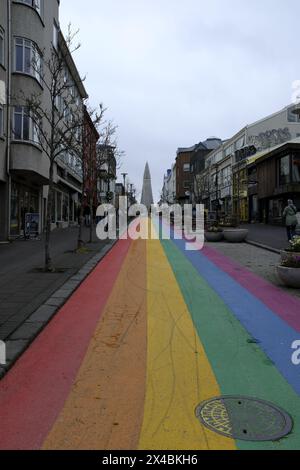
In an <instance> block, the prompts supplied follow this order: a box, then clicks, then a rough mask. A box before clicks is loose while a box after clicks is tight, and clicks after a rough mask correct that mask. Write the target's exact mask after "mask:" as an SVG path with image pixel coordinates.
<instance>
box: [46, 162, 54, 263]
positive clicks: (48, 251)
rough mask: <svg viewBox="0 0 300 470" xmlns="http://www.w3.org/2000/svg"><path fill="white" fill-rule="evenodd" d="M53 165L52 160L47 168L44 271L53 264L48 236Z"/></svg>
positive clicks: (49, 232)
mask: <svg viewBox="0 0 300 470" xmlns="http://www.w3.org/2000/svg"><path fill="white" fill-rule="evenodd" d="M53 166H54V162H53V161H51V162H50V170H49V194H48V201H47V218H46V233H45V271H46V272H49V271H50V272H51V271H53V265H52V260H51V254H50V237H51V218H52V205H53Z"/></svg>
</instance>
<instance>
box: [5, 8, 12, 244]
mask: <svg viewBox="0 0 300 470" xmlns="http://www.w3.org/2000/svg"><path fill="white" fill-rule="evenodd" d="M7 38H8V40H7V88H6V106H7V107H6V110H7V111H6V134H7V137H6V138H7V145H6V172H7V223H8V227H7V238H9V237H10V217H11V175H10V149H11V145H10V144H11V56H12V54H11V0H7Z"/></svg>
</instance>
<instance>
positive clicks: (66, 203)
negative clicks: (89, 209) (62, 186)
mask: <svg viewBox="0 0 300 470" xmlns="http://www.w3.org/2000/svg"><path fill="white" fill-rule="evenodd" d="M62 212H63V221H64V222H68V221H69V196H68V194H64V195H63V209H62Z"/></svg>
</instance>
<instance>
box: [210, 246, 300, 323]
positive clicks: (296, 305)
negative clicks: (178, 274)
mask: <svg viewBox="0 0 300 470" xmlns="http://www.w3.org/2000/svg"><path fill="white" fill-rule="evenodd" d="M202 253H203V254H204V255H205V256H206V257H207V258H208V259H209V260H210V261H212V262H213V263H214V264H215V265H216V266H217V267H218V268H220V269H221V270H222V271H224V272H226V273H227V274H229V276H230V277H232V278H233V279H234V280H235V281H236V282H238V283H239V284H240V285H241V286H243V287H244V288H245V289H247V290H248V291H249V292H250V293H251V294H253V295H254V296H255V297H257V298H258V299H259V300H260V301H261V302H262V303H264V304H265V305H266V306H267V307H268V308H270V310H272V312H274V313H275V314H276V315H278V316H279V317H280V318H281V319H282V320H284V321H285V322H286V323H288V324H289V325H290V326H291V327H292V328H294V329H295V330H297V331H299V332H300V300H299V299H297V298H296V297H293V296H291V295H289V294H287V293H285V292H284V291H282V290H281V289H279V288H278V287H276V286H274V285H273V284H271V283H270V282H268V281H266V280H265V279H262V278H261V277H259V276H257V275H256V274H254V273H252V272H251V271H249V270H248V269H246V268H244V267H243V266H241V265H240V264H238V263H236V262H235V261H233V260H232V259H230V258H228V257H227V256H224V255H222V254H221V253H219V252H218V251H216V250H214V249H212V248H209V247H207V246H205V247H204V249H203V250H202Z"/></svg>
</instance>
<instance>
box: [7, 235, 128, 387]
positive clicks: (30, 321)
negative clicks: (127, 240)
mask: <svg viewBox="0 0 300 470" xmlns="http://www.w3.org/2000/svg"><path fill="white" fill-rule="evenodd" d="M118 241H119V240H113V241H111V242H110V243H108V244H107V245H105V246H104V247H103V248H102V249H101V250H100V252H99V253H97V254H96V255H95V256H93V258H91V259H90V260H89V261H88V262H87V263H86V264H84V265H83V266H82V268H81V269H80V270H79V271H78V272H77V273H75V274H74V275H73V276H72V277H71V278H70V279H69V280H68V281H67V282H66V283H65V284H63V285H62V286H61V287H60V288H59V289H58V290H57V291H56V292H54V294H52V295H51V297H49V299H48V300H46V302H44V304H42V305H41V306H40V307H39V308H38V309H37V310H36V311H35V312H34V313H32V314H31V315H30V317H29V318H27V320H26V321H25V322H24V323H23V324H22V325H21V326H19V327H18V328H17V329H16V330H15V331H14V332H13V333H12V334H11V335H10V336H9V337H8V339H7V340H6V341H5V344H6V354H7V364H6V365H5V366H4V365H0V381H1V380H2V379H3V377H4V376H5V375H6V374H7V373H8V372H9V370H10V369H11V368H12V367H13V365H14V364H15V363H16V361H17V360H18V359H19V358H20V356H21V355H22V354H23V353H24V352H25V351H26V349H28V348H29V346H30V345H31V343H32V342H33V341H34V340H35V339H36V337H37V336H38V335H39V334H40V333H41V332H42V330H44V328H45V327H46V326H47V325H48V323H49V322H50V321H51V320H52V318H53V317H54V316H55V315H56V314H57V313H58V312H59V310H60V309H61V307H62V306H63V305H64V304H65V303H66V302H67V301H68V300H69V298H70V297H71V296H72V295H73V294H74V292H75V291H76V290H77V289H78V288H79V287H80V285H81V284H82V283H83V282H84V281H85V279H86V278H87V277H88V276H89V275H90V274H91V273H92V271H94V269H95V268H96V266H97V265H98V264H99V263H100V262H101V261H102V259H103V258H104V257H105V256H106V255H107V254H108V253H109V252H110V251H111V249H112V248H113V247H114V245H115V244H116V243H117V242H118Z"/></svg>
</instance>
